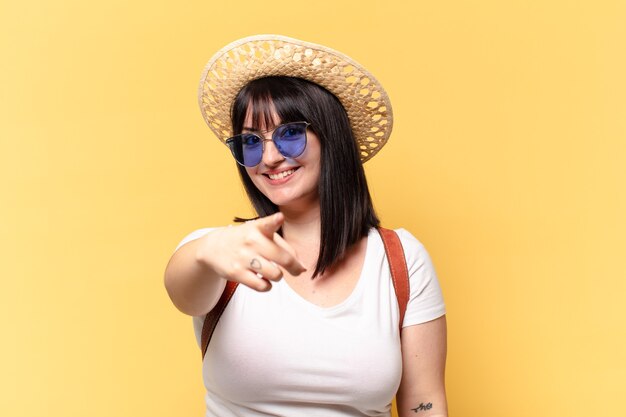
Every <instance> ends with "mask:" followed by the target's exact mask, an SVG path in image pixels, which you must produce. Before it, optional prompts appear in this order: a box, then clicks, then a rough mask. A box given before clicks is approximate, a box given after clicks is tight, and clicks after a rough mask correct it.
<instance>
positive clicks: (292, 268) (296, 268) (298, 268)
mask: <svg viewBox="0 0 626 417" xmlns="http://www.w3.org/2000/svg"><path fill="white" fill-rule="evenodd" d="M273 238H274V243H276V245H278V246H279V247H280V248H281V249H282V250H283V251H285V252H287V253H288V254H289V255H290V257H291V259H292V260H293V262H292V264H291V265H289V266H288V265H283V266H285V267H286V268H287V270H288V271H289V272H290V273H291V274H292V275H300V274H301V273H303V272H304V271H306V268H305V267H304V265H302V262H300V260H299V259H298V255H297V254H296V251H295V249H294V248H293V247H292V246H291V245H290V244H289V243H287V241H286V240H285V239H283V237H282V236H281V235H279V234H278V233H274V236H273ZM294 272H295V273H294Z"/></svg>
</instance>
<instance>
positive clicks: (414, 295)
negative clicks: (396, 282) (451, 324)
mask: <svg viewBox="0 0 626 417" xmlns="http://www.w3.org/2000/svg"><path fill="white" fill-rule="evenodd" d="M396 232H397V233H398V236H399V237H400V240H401V242H402V247H403V248H404V255H405V258H406V263H407V269H408V271H409V286H410V294H409V303H408V305H407V307H406V313H405V316H404V322H403V323H402V327H407V326H412V325H414V324H420V323H424V322H427V321H430V320H434V319H436V318H438V317H441V316H443V315H444V314H445V313H446V306H445V303H444V300H443V294H442V292H441V286H440V285H439V280H438V278H437V273H436V272H435V268H434V266H433V263H432V260H431V259H430V255H429V254H428V252H427V251H426V248H424V245H423V244H422V243H421V242H420V241H419V240H417V239H416V238H415V237H414V236H413V235H412V234H411V233H410V232H408V231H407V230H405V229H397V230H396Z"/></svg>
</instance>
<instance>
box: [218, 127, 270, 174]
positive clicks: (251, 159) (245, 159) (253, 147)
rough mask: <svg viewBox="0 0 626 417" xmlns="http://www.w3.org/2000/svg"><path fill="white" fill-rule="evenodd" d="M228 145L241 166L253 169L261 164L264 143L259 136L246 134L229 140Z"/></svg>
mask: <svg viewBox="0 0 626 417" xmlns="http://www.w3.org/2000/svg"><path fill="white" fill-rule="evenodd" d="M226 143H227V144H228V147H229V148H230V150H231V152H232V153H233V156H234V157H235V159H236V160H237V162H239V163H240V164H241V165H245V166H247V167H253V166H256V165H258V164H259V162H261V158H262V157H263V141H262V140H261V138H260V137H258V136H257V135H254V134H252V133H244V134H241V135H237V136H235V137H233V138H231V139H229V140H228V141H227V142H226Z"/></svg>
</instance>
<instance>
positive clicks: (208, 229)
mask: <svg viewBox="0 0 626 417" xmlns="http://www.w3.org/2000/svg"><path fill="white" fill-rule="evenodd" d="M217 229H221V227H203V228H200V229H196V230H194V231H193V232H191V233H189V234H187V235H186V236H185V237H183V239H182V240H181V241H180V243H178V245H177V246H176V249H174V252H176V251H177V250H178V249H179V248H180V247H181V246H183V245H184V244H185V243H189V242H191V241H192V240H196V239H199V238H201V237H202V236H204V235H206V234H207V233H209V232H212V231H214V230H217Z"/></svg>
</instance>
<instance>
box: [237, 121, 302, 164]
mask: <svg viewBox="0 0 626 417" xmlns="http://www.w3.org/2000/svg"><path fill="white" fill-rule="evenodd" d="M309 125H310V123H308V122H290V123H285V124H282V125H280V126H277V127H276V129H274V133H272V139H264V138H263V137H261V136H259V135H258V134H256V133H241V134H239V135H235V136H233V137H232V138H229V139H226V145H228V147H229V148H230V151H231V152H232V153H233V156H234V157H235V161H237V163H238V164H239V165H243V166H246V167H250V168H251V167H255V166H257V165H258V164H259V163H260V162H261V159H262V158H263V150H264V149H265V142H266V141H268V140H271V141H272V142H274V145H275V146H276V149H278V152H280V153H281V155H283V156H284V157H286V158H296V157H298V156H300V155H302V152H304V149H305V148H306V129H307V127H308V126H309Z"/></svg>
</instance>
